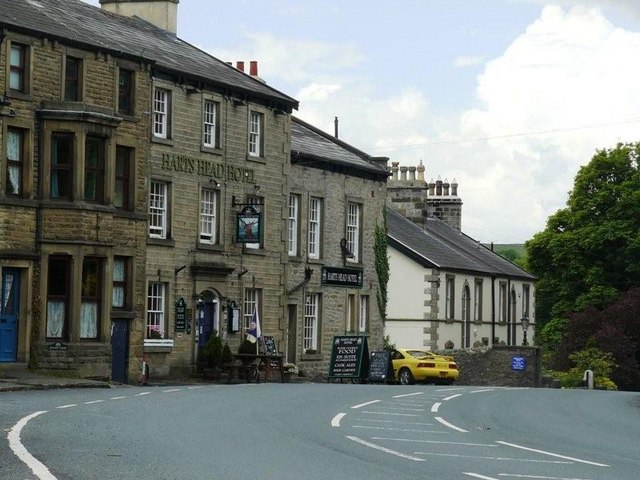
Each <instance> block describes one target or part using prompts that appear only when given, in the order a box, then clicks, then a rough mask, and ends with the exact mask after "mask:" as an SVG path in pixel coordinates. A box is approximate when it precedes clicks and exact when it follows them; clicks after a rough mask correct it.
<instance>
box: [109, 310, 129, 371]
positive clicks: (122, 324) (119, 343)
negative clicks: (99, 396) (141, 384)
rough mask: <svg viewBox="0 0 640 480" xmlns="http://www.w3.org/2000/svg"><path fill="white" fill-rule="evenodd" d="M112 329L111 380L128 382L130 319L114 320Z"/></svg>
mask: <svg viewBox="0 0 640 480" xmlns="http://www.w3.org/2000/svg"><path fill="white" fill-rule="evenodd" d="M112 322H113V323H112V324H111V327H112V331H111V380H113V381H114V382H119V383H127V371H128V369H129V320H128V319H124V318H117V319H113V320H112Z"/></svg>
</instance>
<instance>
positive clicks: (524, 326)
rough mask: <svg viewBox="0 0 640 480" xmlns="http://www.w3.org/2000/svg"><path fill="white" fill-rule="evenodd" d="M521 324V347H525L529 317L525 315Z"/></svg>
mask: <svg viewBox="0 0 640 480" xmlns="http://www.w3.org/2000/svg"><path fill="white" fill-rule="evenodd" d="M520 323H521V324H522V345H524V346H527V345H528V343H527V328H529V317H527V316H526V315H525V316H524V317H522V320H520Z"/></svg>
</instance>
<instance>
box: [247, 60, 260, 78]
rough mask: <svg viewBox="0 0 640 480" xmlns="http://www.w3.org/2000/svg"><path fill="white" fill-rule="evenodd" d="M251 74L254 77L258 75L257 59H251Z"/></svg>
mask: <svg viewBox="0 0 640 480" xmlns="http://www.w3.org/2000/svg"><path fill="white" fill-rule="evenodd" d="M249 75H251V76H252V77H257V76H258V62H256V61H255V60H251V61H250V62H249Z"/></svg>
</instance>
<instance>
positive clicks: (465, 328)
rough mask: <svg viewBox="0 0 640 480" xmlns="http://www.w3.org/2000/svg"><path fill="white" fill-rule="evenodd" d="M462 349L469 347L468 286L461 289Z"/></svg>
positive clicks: (469, 297)
mask: <svg viewBox="0 0 640 480" xmlns="http://www.w3.org/2000/svg"><path fill="white" fill-rule="evenodd" d="M460 345H462V348H469V347H470V346H471V294H470V292H469V285H466V284H465V286H464V287H463V288H462V341H461V342H460Z"/></svg>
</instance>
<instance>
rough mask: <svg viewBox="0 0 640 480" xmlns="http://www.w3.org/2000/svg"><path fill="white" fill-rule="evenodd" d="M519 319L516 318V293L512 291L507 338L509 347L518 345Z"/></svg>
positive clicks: (510, 293)
mask: <svg viewBox="0 0 640 480" xmlns="http://www.w3.org/2000/svg"><path fill="white" fill-rule="evenodd" d="M517 322H518V319H517V318H516V291H515V289H513V288H512V289H511V292H509V331H508V335H507V338H508V339H509V345H516V326H517V325H518V323H517Z"/></svg>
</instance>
